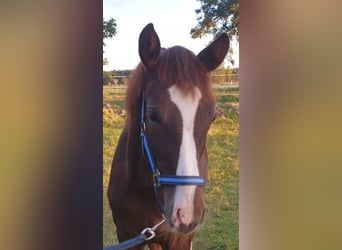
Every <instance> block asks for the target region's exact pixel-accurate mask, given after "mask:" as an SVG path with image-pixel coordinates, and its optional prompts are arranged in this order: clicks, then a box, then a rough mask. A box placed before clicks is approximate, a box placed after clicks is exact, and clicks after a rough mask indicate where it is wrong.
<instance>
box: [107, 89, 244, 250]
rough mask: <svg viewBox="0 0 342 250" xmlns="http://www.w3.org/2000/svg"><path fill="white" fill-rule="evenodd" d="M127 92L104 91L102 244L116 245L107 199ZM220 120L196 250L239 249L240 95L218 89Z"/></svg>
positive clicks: (214, 130) (211, 142) (210, 143)
mask: <svg viewBox="0 0 342 250" xmlns="http://www.w3.org/2000/svg"><path fill="white" fill-rule="evenodd" d="M124 96H125V90H124V89H109V88H104V89H103V98H104V99H103V143H104V145H103V168H104V169H103V201H104V202H103V244H104V246H108V245H112V244H114V243H116V242H117V239H116V234H115V226H114V224H113V221H112V217H111V211H110V208H109V205H108V200H107V197H106V192H107V185H108V181H109V173H110V167H111V162H112V158H113V154H114V151H115V148H116V143H117V141H118V138H119V135H120V133H121V129H122V128H123V124H124V120H125V112H124ZM215 96H216V100H217V106H218V112H219V115H220V116H219V117H218V118H217V119H216V120H215V121H214V123H213V125H212V126H211V128H210V130H209V133H208V138H207V148H208V157H209V179H208V185H207V189H206V193H205V200H206V204H207V212H206V217H205V219H204V223H203V225H202V227H201V228H200V230H199V231H198V233H197V234H196V236H195V240H194V243H193V249H194V250H206V249H222V250H223V249H224V250H231V249H234V250H236V249H238V248H239V235H238V232H239V228H238V225H239V223H238V217H239V214H238V213H239V210H238V208H239V193H238V191H239V189H238V188H239V158H238V147H239V106H238V102H239V91H238V90H231V89H227V88H222V89H215Z"/></svg>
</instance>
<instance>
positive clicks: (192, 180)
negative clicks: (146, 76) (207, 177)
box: [140, 87, 204, 214]
mask: <svg viewBox="0 0 342 250" xmlns="http://www.w3.org/2000/svg"><path fill="white" fill-rule="evenodd" d="M140 125H141V131H140V138H141V144H142V152H143V155H144V157H145V159H146V161H147V163H148V166H149V167H150V169H151V172H152V175H153V188H154V192H155V195H156V199H157V203H158V206H159V209H160V211H161V213H162V214H164V206H163V203H162V201H161V200H160V198H159V194H158V188H159V187H160V186H161V185H168V186H176V185H195V186H203V185H204V179H203V177H202V176H188V175H161V174H160V172H159V169H158V168H157V166H156V163H155V161H154V158H153V156H152V152H151V149H150V146H149V144H148V140H147V136H146V122H145V92H144V87H143V89H142V97H141V114H140Z"/></svg>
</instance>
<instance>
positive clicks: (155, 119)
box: [149, 112, 160, 123]
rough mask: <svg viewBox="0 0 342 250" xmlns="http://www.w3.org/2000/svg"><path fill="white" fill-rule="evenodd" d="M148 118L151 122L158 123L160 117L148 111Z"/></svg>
mask: <svg viewBox="0 0 342 250" xmlns="http://www.w3.org/2000/svg"><path fill="white" fill-rule="evenodd" d="M149 118H150V121H151V122H155V123H160V118H159V116H158V114H157V113H156V112H150V114H149Z"/></svg>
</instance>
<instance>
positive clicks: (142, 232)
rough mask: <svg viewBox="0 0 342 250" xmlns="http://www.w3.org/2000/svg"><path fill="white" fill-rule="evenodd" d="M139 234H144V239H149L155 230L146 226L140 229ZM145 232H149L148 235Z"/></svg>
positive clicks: (152, 236)
mask: <svg viewBox="0 0 342 250" xmlns="http://www.w3.org/2000/svg"><path fill="white" fill-rule="evenodd" d="M141 234H143V235H144V236H145V240H151V239H153V238H154V237H155V236H156V232H154V231H153V229H152V228H150V227H147V228H145V229H144V230H142V231H141ZM146 234H150V236H148V235H146Z"/></svg>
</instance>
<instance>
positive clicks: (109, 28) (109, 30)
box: [103, 18, 116, 46]
mask: <svg viewBox="0 0 342 250" xmlns="http://www.w3.org/2000/svg"><path fill="white" fill-rule="evenodd" d="M115 35H116V21H115V19H114V18H111V19H109V20H108V21H105V20H103V46H106V44H105V42H104V39H107V38H112V37H114V36H115Z"/></svg>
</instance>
